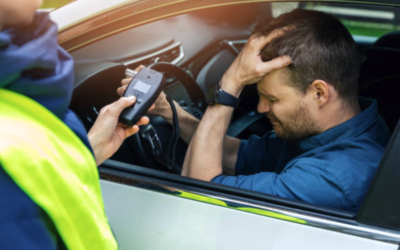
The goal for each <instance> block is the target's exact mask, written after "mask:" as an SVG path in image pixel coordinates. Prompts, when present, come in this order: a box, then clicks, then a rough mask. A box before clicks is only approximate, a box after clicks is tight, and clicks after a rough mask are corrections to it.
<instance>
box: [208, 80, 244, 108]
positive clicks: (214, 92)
mask: <svg viewBox="0 0 400 250" xmlns="http://www.w3.org/2000/svg"><path fill="white" fill-rule="evenodd" d="M206 101H207V103H208V104H209V105H213V104H216V103H218V104H222V105H226V106H230V107H234V108H237V107H238V106H239V101H240V99H239V98H236V97H234V96H233V95H231V94H229V93H228V92H225V91H223V90H222V89H221V86H220V85H219V83H214V84H212V85H211V86H210V87H209V88H208V90H207V95H206Z"/></svg>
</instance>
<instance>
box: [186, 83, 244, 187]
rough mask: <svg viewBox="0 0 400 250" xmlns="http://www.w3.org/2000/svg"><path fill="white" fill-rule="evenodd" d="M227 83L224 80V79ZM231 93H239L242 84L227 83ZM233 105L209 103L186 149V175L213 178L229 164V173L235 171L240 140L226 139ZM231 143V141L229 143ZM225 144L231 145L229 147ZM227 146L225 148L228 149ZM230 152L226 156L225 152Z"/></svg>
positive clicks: (205, 178) (206, 179) (197, 177)
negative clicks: (231, 86) (211, 104)
mask: <svg viewBox="0 0 400 250" xmlns="http://www.w3.org/2000/svg"><path fill="white" fill-rule="evenodd" d="M222 85H223V82H222ZM226 89H227V90H228V91H229V93H232V94H233V95H235V96H239V94H240V92H241V90H242V88H229V87H226ZM232 113H233V108H232V107H229V106H224V105H220V104H216V105H213V106H209V107H208V108H207V111H206V113H205V114H204V116H203V119H202V120H201V122H200V124H199V125H198V127H197V130H196V132H195V134H194V136H193V138H192V141H191V143H190V145H189V149H188V151H187V153H186V157H185V162H184V166H183V171H182V175H186V176H189V177H192V178H196V179H200V180H205V181H210V180H211V179H212V178H214V177H215V176H217V175H220V174H222V173H223V165H226V164H229V165H228V166H230V168H229V169H228V172H229V174H234V164H232V163H235V162H236V155H237V151H238V149H239V145H240V141H239V140H237V139H232V138H231V139H232V140H230V139H225V134H226V131H227V128H228V125H229V121H230V118H231V116H232ZM230 143H231V145H229V144H230ZM224 145H226V146H227V147H226V148H225V147H224ZM224 148H225V149H224ZM227 152H229V154H228V155H230V157H227V155H226V156H225V157H224V154H225V153H227Z"/></svg>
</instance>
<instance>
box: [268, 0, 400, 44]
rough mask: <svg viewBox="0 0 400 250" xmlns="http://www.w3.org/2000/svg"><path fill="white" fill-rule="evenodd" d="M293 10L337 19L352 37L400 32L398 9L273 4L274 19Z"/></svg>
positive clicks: (315, 4) (328, 4)
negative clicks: (319, 12)
mask: <svg viewBox="0 0 400 250" xmlns="http://www.w3.org/2000/svg"><path fill="white" fill-rule="evenodd" d="M295 8H302V9H307V10H317V11H322V12H326V13H329V14H331V15H333V16H335V17H337V18H338V19H339V20H341V22H342V23H343V24H344V25H345V26H346V28H347V29H348V30H349V31H350V33H351V34H352V35H357V36H367V37H381V36H382V35H384V34H386V33H389V32H393V31H400V9H398V8H395V7H389V6H376V5H360V4H348V3H315V2H312V3H311V2H310V3H297V2H293V3H273V4H272V14H273V16H274V17H276V16H279V15H280V14H283V13H286V12H290V11H292V10H293V9H295Z"/></svg>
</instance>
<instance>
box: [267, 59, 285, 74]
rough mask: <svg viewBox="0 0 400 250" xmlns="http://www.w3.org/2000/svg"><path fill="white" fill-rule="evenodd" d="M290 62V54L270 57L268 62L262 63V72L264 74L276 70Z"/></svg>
mask: <svg viewBox="0 0 400 250" xmlns="http://www.w3.org/2000/svg"><path fill="white" fill-rule="evenodd" d="M291 63H292V59H291V58H290V56H280V57H277V58H274V59H272V60H271V61H269V62H265V63H263V64H262V67H263V69H262V72H264V73H265V74H268V73H270V72H271V71H274V70H278V69H281V68H284V67H286V66H288V65H290V64H291Z"/></svg>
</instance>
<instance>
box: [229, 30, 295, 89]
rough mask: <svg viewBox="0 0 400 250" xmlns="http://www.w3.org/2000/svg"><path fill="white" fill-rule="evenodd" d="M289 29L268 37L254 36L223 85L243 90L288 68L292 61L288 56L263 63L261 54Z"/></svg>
mask: <svg viewBox="0 0 400 250" xmlns="http://www.w3.org/2000/svg"><path fill="white" fill-rule="evenodd" d="M287 29H288V28H282V29H277V30H274V31H272V32H271V33H270V34H269V35H268V36H261V35H259V34H254V35H252V36H251V37H250V38H249V40H248V41H247V43H246V45H245V46H244V48H243V50H242V51H241V52H240V53H239V55H238V56H237V57H236V59H235V61H234V62H233V63H232V65H231V66H230V67H229V69H228V70H227V71H226V72H225V74H224V76H223V84H225V85H226V84H229V85H234V87H237V88H243V87H244V86H245V85H248V84H252V83H257V82H259V81H260V80H261V79H262V78H263V77H264V76H265V75H266V74H268V73H270V72H271V71H273V70H277V69H280V68H283V67H286V66H288V65H289V64H290V63H291V59H290V57H288V56H281V57H277V58H275V59H273V60H271V61H268V62H263V61H262V59H261V55H260V52H261V50H262V49H263V48H264V46H265V45H267V44H268V43H270V42H271V41H272V40H273V39H275V38H277V37H279V36H282V35H283V34H284V33H285V31H286V30H287Z"/></svg>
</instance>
